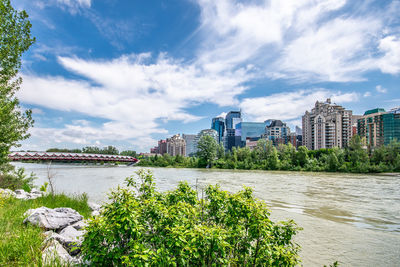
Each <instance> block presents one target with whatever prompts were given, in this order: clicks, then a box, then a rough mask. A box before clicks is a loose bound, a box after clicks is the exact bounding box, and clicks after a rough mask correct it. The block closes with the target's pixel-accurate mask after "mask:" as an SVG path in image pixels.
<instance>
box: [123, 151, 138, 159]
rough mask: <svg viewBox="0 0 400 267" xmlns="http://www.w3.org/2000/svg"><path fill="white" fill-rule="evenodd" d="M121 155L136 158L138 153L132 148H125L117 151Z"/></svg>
mask: <svg viewBox="0 0 400 267" xmlns="http://www.w3.org/2000/svg"><path fill="white" fill-rule="evenodd" d="M119 154H120V155H121V156H130V157H134V158H136V157H137V156H138V155H137V153H136V151H134V150H125V151H122V152H121V153H119Z"/></svg>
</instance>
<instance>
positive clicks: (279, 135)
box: [262, 120, 290, 146]
mask: <svg viewBox="0 0 400 267" xmlns="http://www.w3.org/2000/svg"><path fill="white" fill-rule="evenodd" d="M289 134H290V128H289V127H288V126H287V125H286V123H283V122H282V121H281V120H268V125H267V126H266V127H265V129H264V134H263V135H262V137H263V138H265V139H267V140H270V141H272V143H273V144H274V145H275V146H278V145H279V144H287V143H288V142H289Z"/></svg>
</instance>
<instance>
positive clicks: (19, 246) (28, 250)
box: [0, 194, 91, 266]
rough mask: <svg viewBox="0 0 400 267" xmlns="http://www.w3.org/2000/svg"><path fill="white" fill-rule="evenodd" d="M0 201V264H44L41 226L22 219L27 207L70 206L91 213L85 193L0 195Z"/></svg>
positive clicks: (85, 215) (83, 213) (86, 213)
mask: <svg viewBox="0 0 400 267" xmlns="http://www.w3.org/2000/svg"><path fill="white" fill-rule="evenodd" d="M0 202H1V203H0V236H1V238H0V266H43V263H42V242H43V240H44V238H45V237H44V235H43V232H42V229H40V228H39V227H37V226H34V225H31V224H23V223H22V222H23V220H24V219H25V218H26V216H24V213H25V212H26V211H27V210H28V209H35V208H39V207H42V206H45V207H48V208H58V207H69V208H72V209H74V210H76V211H78V212H79V213H80V214H81V215H83V216H84V217H85V218H88V217H89V216H90V214H91V210H90V208H89V206H88V204H87V196H86V195H77V196H66V195H64V194H59V195H46V196H44V197H39V198H37V199H30V200H20V199H16V198H13V197H10V198H3V199H2V198H1V197H0ZM52 266H61V265H52Z"/></svg>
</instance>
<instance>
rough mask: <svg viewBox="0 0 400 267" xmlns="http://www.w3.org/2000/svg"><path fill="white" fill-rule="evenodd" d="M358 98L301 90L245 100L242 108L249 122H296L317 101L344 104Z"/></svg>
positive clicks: (355, 96)
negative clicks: (330, 100)
mask: <svg viewBox="0 0 400 267" xmlns="http://www.w3.org/2000/svg"><path fill="white" fill-rule="evenodd" d="M358 97H359V96H358V94H357V93H354V92H352V93H342V92H340V91H339V92H333V91H329V90H326V89H313V90H300V91H295V92H283V93H278V94H272V95H269V96H265V97H255V98H245V99H243V101H242V103H241V104H240V108H241V109H242V111H243V113H244V115H245V116H246V117H247V118H248V119H249V120H255V121H260V122H261V121H265V120H267V119H280V120H287V121H294V122H296V121H297V120H298V118H299V117H300V116H301V115H303V114H304V112H305V111H306V110H311V108H312V107H313V106H314V104H315V102H316V101H325V100H326V99H327V98H331V99H332V101H333V102H336V103H338V104H343V103H349V102H355V101H357V100H358ZM297 122H298V121H297Z"/></svg>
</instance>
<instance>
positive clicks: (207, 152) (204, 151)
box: [197, 135, 218, 166]
mask: <svg viewBox="0 0 400 267" xmlns="http://www.w3.org/2000/svg"><path fill="white" fill-rule="evenodd" d="M217 149H218V144H217V141H215V139H214V138H212V137H211V136H209V135H203V136H202V137H201V138H200V140H199V142H198V143H197V156H198V157H199V158H200V159H201V160H203V161H205V162H206V164H207V166H211V165H212V162H213V161H214V160H215V158H216V157H217Z"/></svg>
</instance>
